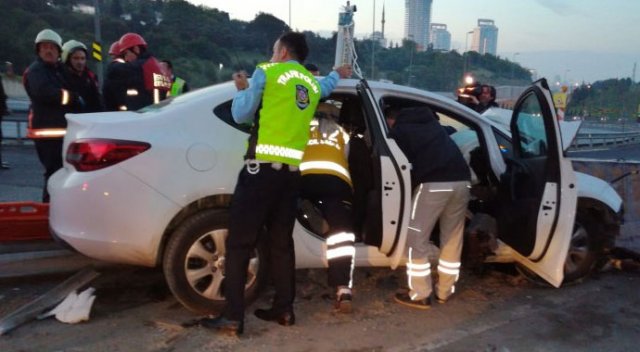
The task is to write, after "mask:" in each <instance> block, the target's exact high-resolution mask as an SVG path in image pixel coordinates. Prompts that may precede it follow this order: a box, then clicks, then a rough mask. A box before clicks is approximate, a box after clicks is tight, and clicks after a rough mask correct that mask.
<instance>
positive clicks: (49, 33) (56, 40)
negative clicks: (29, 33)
mask: <svg viewBox="0 0 640 352" xmlns="http://www.w3.org/2000/svg"><path fill="white" fill-rule="evenodd" d="M45 42H48V43H53V44H55V45H57V46H58V49H59V50H62V38H61V37H60V35H59V34H58V33H56V32H54V31H53V30H51V29H48V28H47V29H43V30H41V31H40V33H38V35H37V36H36V41H35V43H36V50H37V49H38V44H40V43H45Z"/></svg>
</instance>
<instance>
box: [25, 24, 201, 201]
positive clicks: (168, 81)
mask: <svg viewBox="0 0 640 352" xmlns="http://www.w3.org/2000/svg"><path fill="white" fill-rule="evenodd" d="M35 52H36V55H37V57H36V60H35V61H34V62H33V63H32V64H31V65H30V66H29V67H28V68H27V69H26V71H25V72H24V75H23V84H24V88H25V91H26V92H27V95H28V96H29V99H30V100H31V106H30V109H29V126H28V132H27V135H28V137H29V138H31V139H33V141H34V144H35V147H36V151H37V153H38V158H39V160H40V163H41V164H42V166H43V167H44V169H45V172H44V185H45V186H44V188H43V193H42V201H43V202H45V203H46V202H48V201H49V193H48V191H47V186H46V185H47V181H48V179H49V177H50V176H51V175H52V174H53V173H54V172H55V171H57V170H58V169H60V168H61V167H62V140H63V137H64V135H65V133H66V127H67V121H66V119H65V114H67V113H75V114H81V113H91V112H99V111H125V110H138V109H140V108H143V107H145V106H147V105H150V104H154V103H158V102H160V101H161V100H163V99H165V98H166V97H167V96H169V95H178V94H181V93H183V92H186V91H187V90H188V89H189V88H188V85H187V84H186V82H185V81H184V80H183V79H180V78H176V77H175V75H174V74H173V70H172V68H173V67H172V65H171V62H170V61H164V63H161V62H160V61H158V60H157V59H156V58H155V57H154V56H153V55H152V54H151V52H150V51H149V50H148V45H147V42H146V41H145V40H144V38H143V37H142V36H140V35H139V34H137V33H126V34H124V35H123V36H122V37H121V38H120V39H119V40H118V41H116V42H114V43H113V44H112V45H111V47H110V48H109V55H110V56H111V58H112V61H111V62H110V63H109V66H108V68H107V72H106V75H105V80H104V84H103V85H102V89H101V86H100V83H99V82H98V77H97V76H96V74H95V73H93V72H92V71H91V70H90V69H89V68H88V67H87V56H88V54H89V53H88V50H87V47H86V45H84V44H83V43H82V42H80V41H77V40H75V39H71V40H68V41H66V42H64V44H63V41H62V38H61V37H60V35H59V34H58V33H56V32H55V31H53V30H51V29H44V30H42V31H40V32H39V33H38V35H37V36H36V39H35Z"/></svg>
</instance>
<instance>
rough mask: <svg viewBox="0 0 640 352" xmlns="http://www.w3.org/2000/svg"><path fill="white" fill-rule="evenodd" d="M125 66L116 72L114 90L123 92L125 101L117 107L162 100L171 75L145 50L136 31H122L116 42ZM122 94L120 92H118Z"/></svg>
mask: <svg viewBox="0 0 640 352" xmlns="http://www.w3.org/2000/svg"><path fill="white" fill-rule="evenodd" d="M118 46H119V47H120V55H121V56H122V58H123V59H124V61H125V65H122V66H120V65H118V66H115V69H116V70H117V71H119V72H118V73H117V76H118V77H122V80H118V81H117V83H116V84H117V86H118V87H117V89H116V90H118V91H120V92H125V93H124V95H125V96H126V104H125V106H124V107H120V109H121V110H138V109H141V108H143V107H145V106H147V105H151V104H157V103H159V102H160V101H161V100H163V99H165V98H166V96H167V93H168V92H169V90H170V89H171V78H170V77H169V75H168V74H167V73H166V72H165V71H164V70H163V69H162V67H161V66H160V63H159V62H158V60H157V59H156V58H155V57H153V56H152V55H151V53H149V51H148V50H147V42H146V41H145V40H144V38H142V36H141V35H139V34H137V33H126V34H124V35H123V36H122V37H120V40H119V41H118ZM118 94H122V93H118Z"/></svg>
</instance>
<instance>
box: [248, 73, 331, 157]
mask: <svg viewBox="0 0 640 352" xmlns="http://www.w3.org/2000/svg"><path fill="white" fill-rule="evenodd" d="M258 67H259V68H260V69H262V70H263V71H264V73H265V77H266V80H265V86H264V92H263V94H262V107H261V108H260V110H259V112H258V118H257V121H256V122H255V123H254V126H253V130H252V135H251V137H250V139H249V149H248V150H247V155H246V158H247V159H257V160H261V161H268V162H279V163H285V164H289V165H292V166H299V165H300V161H302V155H303V153H304V149H305V147H306V145H307V141H308V140H309V123H310V122H311V119H312V118H313V114H314V112H315V110H316V106H317V105H318V102H319V100H320V94H321V88H320V84H319V83H318V81H317V80H316V79H315V77H313V75H311V74H310V73H309V71H307V70H306V69H305V68H304V66H302V65H300V64H299V63H298V62H295V61H288V62H281V63H263V64H260V65H258Z"/></svg>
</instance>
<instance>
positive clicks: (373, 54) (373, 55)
mask: <svg viewBox="0 0 640 352" xmlns="http://www.w3.org/2000/svg"><path fill="white" fill-rule="evenodd" d="M372 21H373V25H372V27H373V29H372V30H371V79H372V80H373V74H374V68H375V65H376V39H375V35H376V0H373V20H372Z"/></svg>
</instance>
